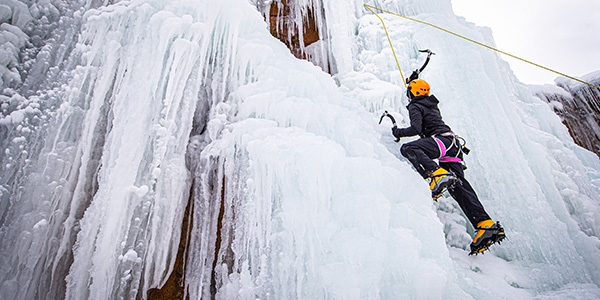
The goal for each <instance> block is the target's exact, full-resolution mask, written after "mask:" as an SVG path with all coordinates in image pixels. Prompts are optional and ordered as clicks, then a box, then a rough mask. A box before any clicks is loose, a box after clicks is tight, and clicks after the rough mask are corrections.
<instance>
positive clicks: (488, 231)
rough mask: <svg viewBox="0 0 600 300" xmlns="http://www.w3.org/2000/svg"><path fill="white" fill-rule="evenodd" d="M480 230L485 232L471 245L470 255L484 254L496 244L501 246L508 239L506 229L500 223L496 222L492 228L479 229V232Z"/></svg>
mask: <svg viewBox="0 0 600 300" xmlns="http://www.w3.org/2000/svg"><path fill="white" fill-rule="evenodd" d="M480 230H483V231H484V232H483V234H481V235H480V236H478V237H477V239H478V240H477V241H475V240H474V241H473V243H471V252H470V253H469V255H473V254H475V255H477V254H479V253H484V252H485V251H487V250H489V249H490V246H492V245H494V244H495V243H498V244H500V243H501V242H502V241H503V240H504V239H505V238H506V235H505V234H504V228H503V227H502V226H501V225H500V222H496V224H494V226H492V227H491V228H477V231H480ZM476 235H477V233H476Z"/></svg>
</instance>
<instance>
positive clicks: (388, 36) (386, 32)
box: [365, 4, 406, 88]
mask: <svg viewBox="0 0 600 300" xmlns="http://www.w3.org/2000/svg"><path fill="white" fill-rule="evenodd" d="M365 6H366V7H367V8H368V9H369V10H370V11H371V12H372V13H373V14H374V15H376V16H377V17H378V18H379V20H380V21H381V24H383V30H385V35H386V36H387V39H388V41H389V42H390V47H391V48H392V53H393V54H394V59H395V60H396V65H397V66H398V71H400V76H402V77H401V78H402V83H404V87H405V88H406V82H404V74H402V69H401V68H400V64H399V63H398V57H396V51H394V46H392V39H390V35H389V34H388V31H387V28H385V23H384V22H383V19H382V18H381V17H380V16H379V15H378V14H377V13H375V12H374V11H373V10H372V9H371V7H373V6H370V5H366V4H365ZM373 8H375V9H378V8H377V7H373Z"/></svg>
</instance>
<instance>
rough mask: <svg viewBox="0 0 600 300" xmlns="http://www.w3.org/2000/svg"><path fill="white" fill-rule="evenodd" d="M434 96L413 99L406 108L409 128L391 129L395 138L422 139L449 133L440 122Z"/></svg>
mask: <svg viewBox="0 0 600 300" xmlns="http://www.w3.org/2000/svg"><path fill="white" fill-rule="evenodd" d="M438 103H440V102H439V101H438V99H437V98H435V96H433V95H431V96H420V97H415V98H413V99H412V100H411V101H410V103H408V105H407V106H406V108H407V109H408V115H409V117H410V126H409V127H406V128H397V127H394V128H392V133H393V134H394V136H395V137H397V138H401V137H406V136H413V135H419V136H421V137H422V138H425V137H431V136H433V135H435V134H440V133H445V132H448V131H450V130H451V129H450V127H449V126H448V125H446V123H444V121H443V120H442V114H441V113H440V110H439V108H438V106H437V105H438Z"/></svg>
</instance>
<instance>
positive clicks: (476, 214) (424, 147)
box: [400, 136, 491, 227]
mask: <svg viewBox="0 0 600 300" xmlns="http://www.w3.org/2000/svg"><path fill="white" fill-rule="evenodd" d="M438 139H439V140H440V141H442V143H444V145H445V146H446V148H448V147H450V146H451V145H452V141H453V139H454V138H453V137H451V136H440V137H438ZM400 152H401V153H402V155H403V156H404V157H406V158H407V159H408V160H409V161H410V162H411V163H412V165H413V166H414V167H415V169H416V170H417V172H419V174H421V176H423V178H425V179H427V178H428V177H429V172H433V171H435V170H436V169H437V168H438V167H440V166H441V167H442V168H444V169H446V170H447V171H451V172H453V173H454V175H455V176H456V178H457V179H458V180H459V181H458V182H457V183H456V184H455V185H454V186H453V187H452V188H451V189H449V190H448V192H449V193H450V195H451V196H452V198H454V200H456V202H458V205H459V206H460V208H461V209H462V211H463V212H464V213H465V215H466V216H467V218H468V219H469V221H470V222H471V224H473V227H477V223H479V222H481V221H484V220H488V219H491V218H490V217H489V215H488V214H487V213H486V212H485V209H484V208H483V205H481V202H480V201H479V198H478V197H477V194H476V193H475V191H474V190H473V188H472V187H471V184H469V182H468V181H467V179H466V178H465V173H464V170H463V165H462V164H461V163H457V162H440V165H439V166H438V164H437V163H436V162H435V161H433V159H437V158H440V148H439V146H438V144H437V142H436V141H435V140H434V139H433V138H423V139H420V140H416V141H413V142H409V143H406V144H404V145H402V147H401V148H400ZM457 152H458V147H456V146H454V147H452V148H449V149H447V153H446V154H447V155H450V156H454V155H456V154H457ZM458 157H459V158H460V159H462V153H460V154H459V155H458Z"/></svg>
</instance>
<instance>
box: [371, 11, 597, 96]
mask: <svg viewBox="0 0 600 300" xmlns="http://www.w3.org/2000/svg"><path fill="white" fill-rule="evenodd" d="M365 7H367V8H368V9H369V10H370V11H371V12H373V10H372V9H371V8H374V9H377V10H380V11H382V12H385V13H388V14H391V15H394V16H398V17H402V18H405V19H408V20H411V21H414V22H418V23H421V24H425V25H428V26H431V27H434V28H436V29H439V30H441V31H444V32H447V33H449V34H452V35H454V36H457V37H459V38H462V39H465V40H467V41H469V42H472V43H475V44H477V45H480V46H483V47H486V48H488V49H491V50H494V51H496V52H500V53H502V54H504V55H507V56H510V57H512V58H516V59H518V60H520V61H524V62H526V63H529V64H532V65H534V66H536V67H539V68H542V69H544V70H547V71H550V72H553V73H556V74H558V75H561V76H564V77H567V78H570V79H573V80H575V81H578V82H581V83H584V84H587V85H589V86H592V87H595V88H597V89H600V87H598V86H596V85H593V84H591V83H589V82H585V81H583V80H581V79H577V78H575V77H573V76H569V75H566V74H564V73H561V72H558V71H555V70H552V69H550V68H546V67H544V66H542V65H538V64H536V63H533V62H531V61H528V60H526V59H523V58H520V57H518V56H515V55H512V54H510V53H506V52H504V51H500V50H498V49H496V48H494V47H490V46H488V45H486V44H482V43H480V42H478V41H475V40H472V39H470V38H467V37H464V36H462V35H460V34H457V33H454V32H452V31H450V30H446V29H444V28H441V27H439V26H436V25H433V24H431V23H427V22H424V21H420V20H417V19H413V18H409V17H406V16H403V15H400V14H397V13H393V12H391V11H387V10H383V9H381V8H378V7H374V6H371V5H367V4H365ZM373 13H374V12H373ZM375 15H377V14H375ZM377 17H378V18H379V19H380V20H381V22H382V23H383V20H382V19H381V18H380V17H379V16H377ZM383 26H384V28H385V25H383ZM386 34H387V30H386ZM388 39H389V36H388ZM391 43H392V42H391V41H390V45H391ZM394 56H395V54H394Z"/></svg>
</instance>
